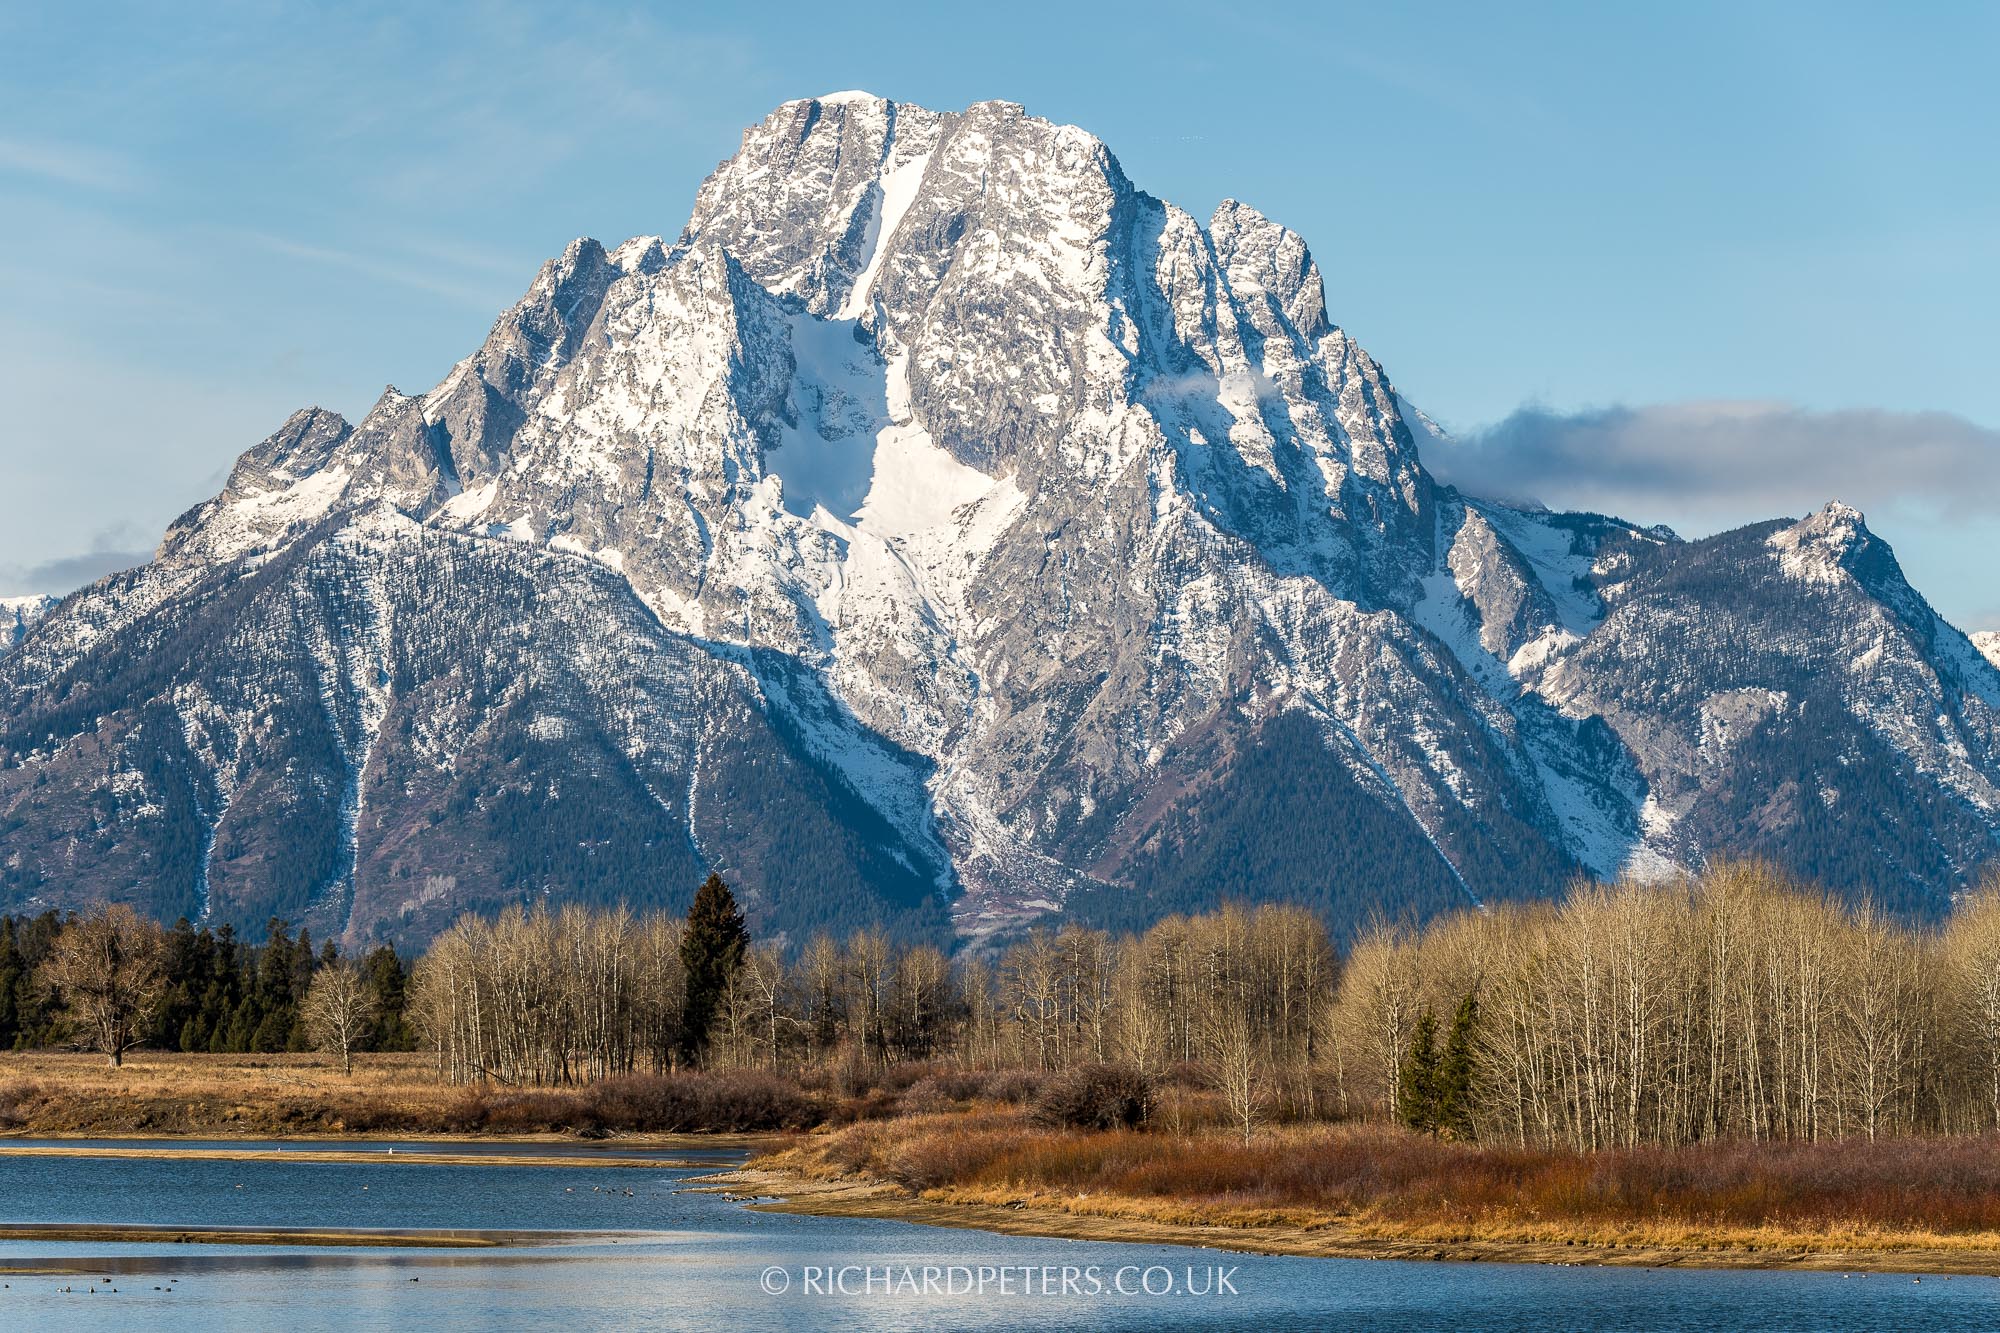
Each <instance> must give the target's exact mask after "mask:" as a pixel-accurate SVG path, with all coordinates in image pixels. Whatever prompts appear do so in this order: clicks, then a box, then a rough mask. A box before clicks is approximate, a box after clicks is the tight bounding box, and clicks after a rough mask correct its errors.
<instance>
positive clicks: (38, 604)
mask: <svg viewBox="0 0 2000 1333" xmlns="http://www.w3.org/2000/svg"><path fill="white" fill-rule="evenodd" d="M58 600H60V599H58V598H55V597H51V596H49V595H48V594H46V593H36V594H30V595H28V596H25V597H0V652H5V651H7V649H9V648H12V647H13V646H14V645H15V644H17V643H19V642H20V641H21V639H22V638H23V636H25V635H26V634H27V632H28V626H30V625H32V624H34V623H35V622H36V621H37V620H40V619H41V618H42V617H43V616H44V615H47V614H48V611H49V608H50V607H53V606H54V605H55V604H56V602H57V601H58Z"/></svg>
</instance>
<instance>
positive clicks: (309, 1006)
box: [299, 960, 375, 1074]
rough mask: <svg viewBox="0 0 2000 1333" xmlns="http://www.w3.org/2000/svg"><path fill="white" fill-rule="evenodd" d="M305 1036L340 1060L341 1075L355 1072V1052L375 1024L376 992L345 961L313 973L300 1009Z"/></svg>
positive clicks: (355, 969) (326, 965) (330, 964)
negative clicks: (371, 1025) (373, 1023)
mask: <svg viewBox="0 0 2000 1333" xmlns="http://www.w3.org/2000/svg"><path fill="white" fill-rule="evenodd" d="M299 1017H300V1018H301V1019H302V1020H304V1022H305V1026H306V1037H307V1039H308V1040H310V1041H311V1042H312V1044H313V1045H314V1046H315V1047H316V1048H317V1049H319V1050H322V1051H325V1052H326V1053H327V1054H329V1055H338V1056H339V1057H340V1072H341V1073H343V1074H352V1073H353V1072H354V1050H355V1048H356V1047H357V1046H359V1045H360V1044H361V1041H362V1040H363V1038H364V1037H366V1035H367V1033H368V1026H369V1024H370V1023H372V1022H374V1021H375V992H374V991H372V990H370V989H369V987H368V982H367V980H366V979H365V978H364V977H363V976H362V975H361V969H360V968H358V967H356V966H355V965H354V964H352V963H350V962H347V961H345V960H340V961H336V962H332V963H327V964H325V965H324V966H322V967H321V968H319V970H318V971H316V972H314V973H313V979H312V986H311V988H310V989H308V990H307V991H306V1000H305V1004H304V1005H303V1006H302V1007H301V1008H300V1010H299Z"/></svg>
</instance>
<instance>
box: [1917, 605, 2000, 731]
mask: <svg viewBox="0 0 2000 1333" xmlns="http://www.w3.org/2000/svg"><path fill="white" fill-rule="evenodd" d="M1933 619H1934V621H1935V622H1936V628H1935V629H1934V631H1933V634H1932V638H1933V641H1934V642H1935V644H1936V645H1937V646H1936V648H1935V649H1934V651H1935V652H1936V653H1937V655H1938V657H1939V658H1941V659H1942V660H1943V661H1945V662H1947V663H1949V664H1950V665H1951V666H1953V667H1955V668H1956V669H1957V672H1958V678H1959V681H1960V683H1961V684H1963V685H1964V686H1965V688H1966V689H1968V690H1970V691H1972V693H1974V694H1976V695H1978V696H1979V697H1980V698H1981V699H1983V700H1984V701H1985V702H1986V706H1987V707H1988V708H1994V709H2000V675H1996V674H1995V673H1996V671H2000V634H1993V633H1986V634H1975V635H1973V636H1972V637H1971V638H1970V639H1967V638H1966V636H1965V635H1963V634H1961V633H1959V632H1958V630H1957V629H1956V628H1955V627H1954V626H1953V625H1952V624H1951V623H1950V622H1948V621H1946V620H1945V619H1944V618H1943V617H1942V616H1934V617H1933ZM1981 639H1984V640H1986V642H1985V643H1981V642H1980V640H1981Z"/></svg>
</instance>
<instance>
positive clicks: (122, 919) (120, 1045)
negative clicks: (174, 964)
mask: <svg viewBox="0 0 2000 1333" xmlns="http://www.w3.org/2000/svg"><path fill="white" fill-rule="evenodd" d="M165 949H166V935H165V932H163V931H162V930H161V929H160V928H159V926H157V925H155V924H154V923H153V922H151V921H147V920H144V919H143V918H141V917H140V916H139V915H138V914H137V913H136V912H134V911H133V910H132V909H131V908H129V907H126V906H124V905H123V904H113V905H112V906H110V907H107V908H105V909H104V910H103V911H102V912H100V913H98V914H97V915H95V916H90V917H85V918H84V919H82V920H80V921H74V922H71V923H70V924H69V925H67V926H65V927H64V928H63V931H62V933H61V934H60V935H58V936H57V937H56V940H55V944H54V946H53V947H52V948H51V950H50V952H49V956H48V958H47V959H46V960H44V961H43V963H42V968H41V981H42V984H43V985H44V986H46V987H47V988H48V989H49V990H50V991H52V992H53V993H54V994H55V996H56V997H57V999H58V1001H59V1002H60V1004H61V1005H62V1012H63V1016H64V1018H65V1019H66V1020H67V1021H68V1022H69V1023H70V1025H71V1026H72V1027H73V1028H75V1029H77V1030H78V1031H80V1032H81V1033H82V1035H83V1037H84V1039H85V1040H86V1041H88V1042H89V1043H90V1045H91V1047H92V1049H94V1050H98V1051H102V1052H103V1053H104V1054H105V1055H106V1056H108V1057H109V1058H110V1061H111V1067H112V1068H113V1069H116V1068H118V1067H119V1066H121V1065H123V1064H124V1063H125V1052H127V1051H129V1050H131V1049H132V1048H133V1047H134V1046H136V1045H138V1044H139V1042H140V1040H141V1039H142V1038H143V1036H144V1034H145V1023H146V1020H147V1017H148V1016H149V1015H150V1014H151V1013H152V1010H153V1007H154V1006H155V1005H156V1004H158V1003H159V1000H160V995H161V993H162V991H163V990H164V988H165V985H166V973H165V971H164V970H163V968H162V965H161V964H162V955H163V954H164V952H165Z"/></svg>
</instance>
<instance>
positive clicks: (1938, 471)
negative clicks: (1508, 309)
mask: <svg viewBox="0 0 2000 1333" xmlns="http://www.w3.org/2000/svg"><path fill="white" fill-rule="evenodd" d="M1424 459H1425V462H1426V464H1427V465H1428V466H1429V467H1430V468H1431V470H1432V471H1433V472H1435V473H1436V474H1437V475H1438V476H1440V477H1442V478H1443V479H1444V480H1446V481H1449V482H1451V483H1452V484H1454V485H1456V486H1459V487H1460V488H1461V489H1463V490H1466V491H1468V492H1470V493H1472V494H1474V495H1485V496H1491V497H1493V498H1495V499H1509V500H1528V499H1532V500H1538V501H1540V502H1542V503H1544V504H1547V505H1550V506H1552V507H1557V508H1564V509H1594V510H1599V511H1602V512H1606V513H1613V514H1619V515H1622V516H1624V517H1626V518H1631V519H1637V520H1642V521H1649V520H1648V516H1649V515H1655V514H1661V513H1663V512H1665V513H1672V514H1675V515H1679V516H1681V518H1682V521H1687V519H1688V517H1689V516H1695V517H1696V518H1697V521H1698V520H1699V516H1702V515H1712V516H1713V518H1714V520H1715V521H1716V522H1717V523H1718V524H1720V523H1723V522H1744V521H1748V520H1749V519H1751V518H1755V517H1760V516H1772V517H1775V516H1777V515H1780V514H1799V513H1803V512H1805V511H1807V510H1810V509H1813V508H1816V507H1817V506H1819V505H1820V504H1822V503H1824V502H1825V501H1827V500H1829V499H1835V498H1838V499H1842V500H1846V501H1849V502H1851V503H1853V504H1856V505H1860V506H1863V507H1867V506H1871V505H1873V506H1881V507H1890V506H1901V505H1908V506H1911V507H1912V508H1915V509H1921V510H1929V511H1931V512H1934V513H1936V514H1938V515H1940V516H1942V517H1944V518H1946V519H1948V520H1957V519H1971V518H1976V517H1990V516H1991V515H1992V514H1993V512H1994V508H1995V500H1996V498H2000V431H1994V430H1988V429H1986V428H1985V427H1982V426H1977V425H1974V424H1973V423H1972V422H1970V421H1967V420H1965V419H1964V418H1963V417H1957V416H1952V415H1951V414H1949V413H1945V412H1889V411H1882V410H1878V409H1856V410H1851V411H1840V412H1808V411H1804V410H1802V409H1799V408H1794V407H1787V406H1785V405H1783V404H1776V403H1758V402H1693V403H1673V404H1665V405H1661V406H1653V407H1611V408H1603V409H1595V410H1591V411H1585V412H1573V413H1558V412H1551V411H1547V410H1545V409H1542V408H1533V407H1530V408H1523V409H1522V410H1520V411H1518V412H1516V413H1514V414H1513V415H1512V416H1510V417H1508V418H1507V419H1506V420H1505V421H1502V422H1500V423H1499V424H1498V425H1495V426H1491V427H1488V428H1486V429H1484V430H1481V431H1477V432H1474V433H1473V434H1472V435H1471V436H1470V437H1469V438H1467V439H1466V440H1464V441H1461V442H1458V443H1456V444H1452V445H1434V446H1432V447H1431V448H1429V449H1427V450H1426V451H1425V455H1424Z"/></svg>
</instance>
